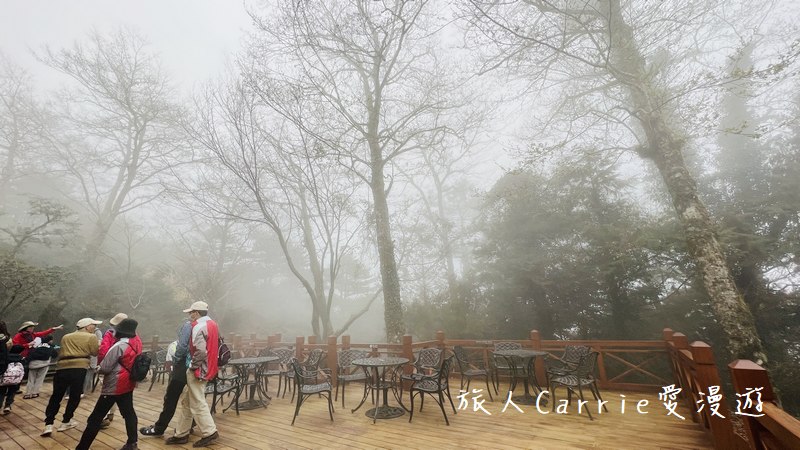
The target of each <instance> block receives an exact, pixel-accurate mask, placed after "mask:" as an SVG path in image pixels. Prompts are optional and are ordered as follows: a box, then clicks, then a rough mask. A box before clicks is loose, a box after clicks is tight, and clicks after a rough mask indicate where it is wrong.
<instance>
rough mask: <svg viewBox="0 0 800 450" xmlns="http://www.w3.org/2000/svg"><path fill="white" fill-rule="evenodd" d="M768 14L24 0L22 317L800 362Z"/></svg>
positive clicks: (790, 31) (786, 13)
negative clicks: (206, 315) (695, 345)
mask: <svg viewBox="0 0 800 450" xmlns="http://www.w3.org/2000/svg"><path fill="white" fill-rule="evenodd" d="M753 3H754V2H747V1H725V2H722V1H719V2H718V1H710V2H691V1H679V0H665V1H661V2H644V1H643V2H638V1H631V2H622V5H621V6H620V7H619V8H617V7H616V6H614V5H615V4H616V3H615V2H607V1H601V2H597V4H598V5H597V6H591V7H590V6H588V5H587V4H585V2H572V1H563V2H555V3H554V4H553V5H550V6H549V7H548V6H547V5H545V2H538V1H532V2H523V1H520V2H514V1H512V2H507V3H503V4H502V5H494V6H491V4H492V2H483V1H478V0H470V1H454V2H433V1H415V2H402V1H390V0H383V1H372V0H369V1H366V0H342V1H336V2H288V1H266V2H243V3H241V2H227V1H202V2H198V1H191V2H190V1H188V0H187V1H176V2H166V3H165V2H156V1H141V2H135V3H133V2H125V3H119V2H116V3H108V2H101V1H78V2H59V3H51V2H23V1H10V2H5V3H4V11H3V14H2V15H0V54H2V57H1V59H0V100H2V103H0V165H2V166H1V167H0V207H2V211H0V213H1V214H0V256H1V257H0V264H1V265H0V278H1V279H0V295H1V296H2V297H1V298H0V301H1V303H0V308H2V309H0V314H2V320H4V321H6V322H8V323H9V328H14V326H15V324H17V323H21V322H22V321H23V320H36V321H38V322H41V323H42V326H51V325H57V324H59V323H65V324H68V325H70V324H71V323H72V322H74V321H75V320H77V319H78V318H80V317H84V316H96V317H97V318H100V319H103V320H107V319H108V318H110V317H112V316H113V315H114V314H115V313H117V312H120V311H121V312H126V313H127V314H129V315H131V316H133V317H136V318H137V319H139V321H140V332H141V333H142V334H143V335H146V336H150V335H153V334H158V335H160V336H164V338H165V339H167V338H169V337H171V336H172V335H173V333H174V329H175V328H176V327H177V326H178V324H179V323H180V321H181V319H182V317H183V314H182V313H181V312H180V311H181V310H182V309H183V308H184V307H185V305H188V304H189V303H191V302H193V301H196V300H203V301H206V302H208V303H209V304H210V305H211V315H212V317H216V318H218V319H219V320H220V323H221V326H222V330H223V332H225V333H238V334H242V335H249V334H250V333H258V334H259V335H261V336H264V335H266V334H273V333H281V334H282V335H283V336H284V338H285V340H289V341H291V340H293V338H294V336H311V335H315V336H317V337H319V338H320V339H323V338H325V337H326V336H329V335H337V336H338V335H342V334H349V335H351V336H353V339H354V341H361V342H381V341H397V340H398V339H399V338H400V336H402V335H403V334H412V335H414V336H415V337H417V338H423V339H426V338H431V337H432V336H433V335H434V333H435V331H436V330H444V331H446V333H447V334H448V336H452V337H476V338H502V337H508V338H522V337H524V336H526V335H527V332H528V331H529V330H531V329H538V330H540V331H541V332H542V333H543V336H545V337H553V338H592V337H605V338H618V339H624V338H653V337H657V336H658V333H659V330H660V329H661V328H663V327H664V326H672V327H673V328H676V329H685V330H687V331H690V332H692V333H696V337H697V338H701V339H704V340H706V341H709V342H716V343H720V344H723V346H725V347H726V348H729V350H730V352H731V354H732V355H736V356H754V355H755V356H754V358H757V357H766V355H769V359H770V360H771V361H776V364H777V365H778V366H779V367H790V366H793V365H794V366H798V364H797V362H798V361H797V358H798V355H800V347H798V341H797V338H796V336H797V332H796V331H798V330H797V326H798V322H800V321H797V320H796V317H797V312H798V306H797V292H798V291H797V282H798V261H797V258H798V256H797V255H798V246H799V245H800V241H799V240H798V235H800V234H799V233H798V227H800V219H799V216H798V211H800V198H799V197H800V194H798V192H800V189H798V188H800V185H798V183H797V180H798V179H800V178H798V174H799V173H798V172H799V169H800V166H798V161H800V157H798V156H800V155H798V153H800V139H798V132H800V129H798V126H797V124H798V123H800V122H798V115H799V114H800V97H798V95H797V91H798V89H797V88H798V80H799V79H798V76H799V75H798V74H800V70H799V69H800V64H798V56H799V53H800V52H799V51H798V48H800V32H798V27H797V25H796V24H795V23H794V21H792V20H790V18H793V17H797V16H798V13H800V10H798V6H797V5H796V4H795V2H792V1H789V0H785V1H774V2H766V3H765V4H764V5H758V6H756V5H754V4H753ZM490 6H491V7H490ZM787 379H788V378H787ZM787 392H788V391H787Z"/></svg>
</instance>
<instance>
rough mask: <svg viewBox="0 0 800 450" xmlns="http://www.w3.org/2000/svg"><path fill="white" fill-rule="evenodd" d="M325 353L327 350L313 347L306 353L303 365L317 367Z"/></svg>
mask: <svg viewBox="0 0 800 450" xmlns="http://www.w3.org/2000/svg"><path fill="white" fill-rule="evenodd" d="M327 354H328V352H326V351H325V350H322V349H319V348H315V349H313V350H311V352H309V353H308V357H307V358H306V360H305V361H303V365H305V366H308V367H313V368H314V369H318V368H319V364H320V363H321V362H322V361H323V360H324V359H325V355H327Z"/></svg>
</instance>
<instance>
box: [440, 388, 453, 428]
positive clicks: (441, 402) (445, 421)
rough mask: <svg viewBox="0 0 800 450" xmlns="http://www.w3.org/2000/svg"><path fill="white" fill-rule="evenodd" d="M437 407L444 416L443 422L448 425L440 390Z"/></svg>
mask: <svg viewBox="0 0 800 450" xmlns="http://www.w3.org/2000/svg"><path fill="white" fill-rule="evenodd" d="M439 409H441V410H442V415H443V416H444V423H446V424H447V426H450V421H449V420H447V412H446V411H445V410H444V395H442V391H439Z"/></svg>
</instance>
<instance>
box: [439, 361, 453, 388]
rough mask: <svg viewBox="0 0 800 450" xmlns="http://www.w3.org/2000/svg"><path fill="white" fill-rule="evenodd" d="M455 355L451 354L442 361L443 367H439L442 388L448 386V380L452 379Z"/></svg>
mask: <svg viewBox="0 0 800 450" xmlns="http://www.w3.org/2000/svg"><path fill="white" fill-rule="evenodd" d="M453 359H454V355H450V356H448V357H446V358H445V359H444V361H442V367H441V368H440V369H439V387H440V388H442V389H445V388H447V382H448V381H449V380H450V369H451V367H452V366H453Z"/></svg>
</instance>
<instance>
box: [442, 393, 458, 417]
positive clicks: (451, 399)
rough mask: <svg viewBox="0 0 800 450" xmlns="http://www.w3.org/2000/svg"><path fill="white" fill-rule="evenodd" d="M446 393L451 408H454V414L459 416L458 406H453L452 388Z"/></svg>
mask: <svg viewBox="0 0 800 450" xmlns="http://www.w3.org/2000/svg"><path fill="white" fill-rule="evenodd" d="M444 393H445V394H447V399H448V400H450V407H451V408H453V414H458V412H457V411H456V405H454V404H453V397H451V396H450V388H449V387H448V388H447V390H445V391H444Z"/></svg>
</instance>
